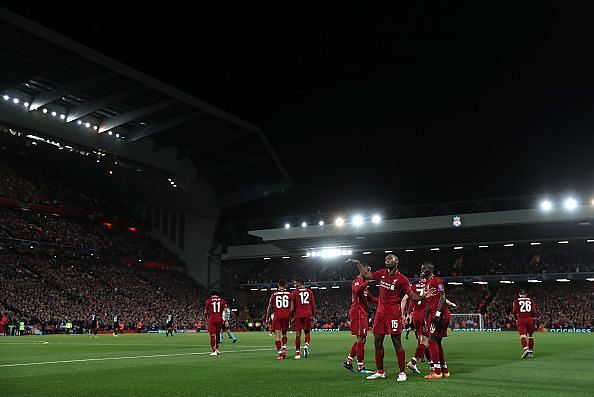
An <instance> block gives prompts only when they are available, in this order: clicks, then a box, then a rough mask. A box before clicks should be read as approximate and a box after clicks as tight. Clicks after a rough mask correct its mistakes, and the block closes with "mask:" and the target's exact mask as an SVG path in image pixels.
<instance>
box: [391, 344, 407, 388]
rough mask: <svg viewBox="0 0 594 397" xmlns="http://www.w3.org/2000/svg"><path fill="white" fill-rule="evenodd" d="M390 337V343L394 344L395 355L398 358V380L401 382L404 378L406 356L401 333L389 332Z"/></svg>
mask: <svg viewBox="0 0 594 397" xmlns="http://www.w3.org/2000/svg"><path fill="white" fill-rule="evenodd" d="M390 337H391V339H392V345H394V349H395V350H396V357H397V358H398V369H400V373H399V374H398V381H400V382H402V381H404V380H406V374H405V373H404V368H405V366H406V356H405V352H404V347H403V346H402V340H401V334H391V335H390Z"/></svg>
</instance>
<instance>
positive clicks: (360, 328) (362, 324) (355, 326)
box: [351, 317, 369, 336]
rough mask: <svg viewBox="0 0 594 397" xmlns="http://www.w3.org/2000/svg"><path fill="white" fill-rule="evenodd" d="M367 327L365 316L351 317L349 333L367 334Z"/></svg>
mask: <svg viewBox="0 0 594 397" xmlns="http://www.w3.org/2000/svg"><path fill="white" fill-rule="evenodd" d="M368 328H369V320H368V319H367V317H354V318H351V335H357V336H367V329H368Z"/></svg>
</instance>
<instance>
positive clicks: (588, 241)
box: [586, 239, 594, 243]
mask: <svg viewBox="0 0 594 397" xmlns="http://www.w3.org/2000/svg"><path fill="white" fill-rule="evenodd" d="M586 243H594V239H588V240H586Z"/></svg>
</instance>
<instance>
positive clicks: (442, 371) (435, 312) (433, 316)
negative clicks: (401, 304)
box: [421, 263, 451, 379]
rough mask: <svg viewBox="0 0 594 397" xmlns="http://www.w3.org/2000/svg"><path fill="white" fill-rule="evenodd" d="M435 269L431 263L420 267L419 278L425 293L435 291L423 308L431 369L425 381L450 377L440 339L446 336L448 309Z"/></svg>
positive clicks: (448, 317)
mask: <svg viewBox="0 0 594 397" xmlns="http://www.w3.org/2000/svg"><path fill="white" fill-rule="evenodd" d="M434 272H435V267H434V266H433V264H431V263H425V264H423V266H421V276H422V277H424V278H425V279H426V280H427V282H426V283H425V293H427V292H428V291H429V290H434V291H436V295H435V296H432V297H430V298H428V299H427V307H426V308H425V328H426V329H427V330H428V331H429V353H430V354H431V362H432V363H433V369H432V370H431V373H430V374H429V375H425V379H441V378H443V377H446V378H449V377H450V376H451V374H450V371H449V370H448V364H447V362H446V360H445V353H444V351H443V346H442V345H441V341H442V338H444V337H446V336H448V325H449V324H450V309H449V308H448V305H446V303H445V302H446V296H445V287H444V283H443V281H442V280H441V279H440V278H439V277H437V276H435V275H434V274H433V273H434Z"/></svg>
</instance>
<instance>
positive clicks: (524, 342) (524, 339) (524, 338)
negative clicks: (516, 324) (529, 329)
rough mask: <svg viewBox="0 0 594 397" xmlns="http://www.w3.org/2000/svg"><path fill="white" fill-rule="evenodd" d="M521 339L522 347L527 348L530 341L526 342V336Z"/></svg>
mask: <svg viewBox="0 0 594 397" xmlns="http://www.w3.org/2000/svg"><path fill="white" fill-rule="evenodd" d="M520 341H521V342H522V347H523V348H524V349H525V348H526V346H528V343H526V337H525V336H523V337H521V338H520Z"/></svg>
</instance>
